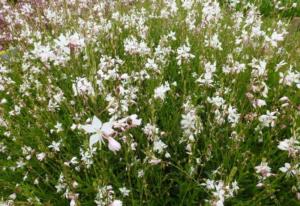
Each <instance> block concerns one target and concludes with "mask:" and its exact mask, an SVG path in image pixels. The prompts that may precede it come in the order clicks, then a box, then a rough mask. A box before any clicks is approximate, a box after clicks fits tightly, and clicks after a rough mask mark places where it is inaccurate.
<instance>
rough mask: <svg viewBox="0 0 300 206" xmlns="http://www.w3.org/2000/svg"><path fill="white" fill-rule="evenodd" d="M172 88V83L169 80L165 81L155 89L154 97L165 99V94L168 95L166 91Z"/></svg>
mask: <svg viewBox="0 0 300 206" xmlns="http://www.w3.org/2000/svg"><path fill="white" fill-rule="evenodd" d="M169 90H170V85H169V83H168V82H165V84H163V85H161V86H159V87H157V88H156V89H155V90H154V98H155V99H161V100H164V99H165V95H166V92H167V91H169Z"/></svg>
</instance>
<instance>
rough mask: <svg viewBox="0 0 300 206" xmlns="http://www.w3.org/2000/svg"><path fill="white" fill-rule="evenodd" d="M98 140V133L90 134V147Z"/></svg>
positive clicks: (99, 138)
mask: <svg viewBox="0 0 300 206" xmlns="http://www.w3.org/2000/svg"><path fill="white" fill-rule="evenodd" d="M100 140H101V137H100V135H98V134H93V135H92V136H90V147H92V146H93V145H94V144H96V143H97V142H99V141H100Z"/></svg>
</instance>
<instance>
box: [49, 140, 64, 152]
mask: <svg viewBox="0 0 300 206" xmlns="http://www.w3.org/2000/svg"><path fill="white" fill-rule="evenodd" d="M60 144H61V142H55V141H52V143H51V145H49V146H48V147H49V148H50V149H52V150H53V151H54V152H59V151H60V148H59V147H60Z"/></svg>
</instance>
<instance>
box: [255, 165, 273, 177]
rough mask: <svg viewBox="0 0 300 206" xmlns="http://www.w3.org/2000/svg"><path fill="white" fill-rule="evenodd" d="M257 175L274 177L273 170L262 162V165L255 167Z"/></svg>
mask: <svg viewBox="0 0 300 206" xmlns="http://www.w3.org/2000/svg"><path fill="white" fill-rule="evenodd" d="M255 170H256V173H258V174H260V175H261V176H262V177H269V176H271V175H272V173H271V168H270V167H269V166H268V163H267V162H261V163H260V165H258V166H256V167H255Z"/></svg>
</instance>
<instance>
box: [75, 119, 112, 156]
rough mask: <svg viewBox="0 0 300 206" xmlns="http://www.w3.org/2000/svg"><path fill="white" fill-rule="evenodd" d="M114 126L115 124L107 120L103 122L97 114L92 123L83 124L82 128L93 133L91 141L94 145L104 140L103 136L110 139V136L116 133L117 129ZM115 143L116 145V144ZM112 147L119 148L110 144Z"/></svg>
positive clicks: (91, 144)
mask: <svg viewBox="0 0 300 206" xmlns="http://www.w3.org/2000/svg"><path fill="white" fill-rule="evenodd" d="M112 126H113V125H112V123H111V122H106V123H104V124H102V122H101V120H100V119H98V118H97V117H96V116H94V117H93V120H92V123H91V124H87V125H81V128H82V129H83V130H84V131H85V132H86V133H88V134H92V135H91V136H90V143H89V145H90V147H92V146H93V145H94V144H96V143H97V142H99V143H101V142H103V138H105V139H108V140H109V137H111V136H112V135H113V134H114V133H115V131H114V130H113V129H112ZM110 141H112V140H110ZM113 145H114V146H115V145H116V144H113ZM110 148H117V147H112V145H111V144H110ZM114 151H115V150H114Z"/></svg>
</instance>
